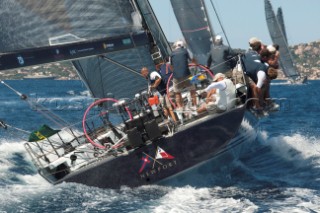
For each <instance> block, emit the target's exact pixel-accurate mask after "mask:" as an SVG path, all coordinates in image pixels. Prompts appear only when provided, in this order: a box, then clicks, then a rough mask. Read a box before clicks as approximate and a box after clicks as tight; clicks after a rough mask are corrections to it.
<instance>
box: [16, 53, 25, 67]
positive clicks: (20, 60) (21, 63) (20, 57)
mask: <svg viewBox="0 0 320 213" xmlns="http://www.w3.org/2000/svg"><path fill="white" fill-rule="evenodd" d="M17 60H18V63H19V64H20V65H24V59H23V57H22V56H21V55H19V56H18V57H17Z"/></svg>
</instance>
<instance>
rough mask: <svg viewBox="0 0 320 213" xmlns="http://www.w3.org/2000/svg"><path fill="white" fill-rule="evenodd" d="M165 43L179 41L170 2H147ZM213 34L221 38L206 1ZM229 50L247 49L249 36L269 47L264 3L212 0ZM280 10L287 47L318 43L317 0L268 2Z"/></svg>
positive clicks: (259, 0) (319, 12) (319, 15)
mask: <svg viewBox="0 0 320 213" xmlns="http://www.w3.org/2000/svg"><path fill="white" fill-rule="evenodd" d="M149 1H150V3H151V5H152V7H153V10H154V12H155V13H156V15H157V18H158V20H159V22H160V24H161V26H162V28H163V31H164V32H165V34H166V36H167V39H168V40H169V41H176V40H178V39H180V38H182V34H181V32H180V28H179V26H178V24H177V21H176V19H175V16H174V14H173V10H172V8H171V3H170V0H149ZM205 1H206V3H207V7H208V8H207V9H208V11H209V14H210V20H211V22H212V25H213V29H214V32H215V33H216V34H219V35H222V36H223V37H225V36H224V35H223V33H222V30H221V28H220V26H219V24H218V23H217V21H216V20H217V18H216V16H215V14H214V12H213V9H212V6H211V2H210V0H205ZM212 2H213V4H214V6H215V8H216V10H217V12H218V15H219V18H220V20H221V22H222V24H223V28H224V30H225V31H226V34H227V37H228V40H229V42H230V45H231V47H232V48H242V49H247V48H248V41H249V39H250V38H251V37H258V38H259V39H261V40H262V42H263V43H265V44H271V39H270V35H269V32H268V27H267V23H266V20H265V13H264V0H212ZM271 4H272V6H273V9H274V11H275V12H276V11H277V8H278V7H281V8H282V11H283V16H284V22H285V26H286V31H287V37H288V43H289V45H295V44H299V43H308V42H311V41H319V40H320V0H271Z"/></svg>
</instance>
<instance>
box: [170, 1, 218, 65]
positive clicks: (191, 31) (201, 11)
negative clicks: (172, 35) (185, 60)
mask: <svg viewBox="0 0 320 213" xmlns="http://www.w3.org/2000/svg"><path fill="white" fill-rule="evenodd" d="M171 4H172V7H173V11H174V14H175V16H176V18H177V21H178V23H179V26H180V29H181V32H182V34H183V36H184V38H185V40H186V43H187V45H188V49H190V50H191V52H192V54H193V57H194V58H196V59H197V61H198V63H200V64H206V63H207V57H208V56H207V53H209V51H210V45H211V43H212V37H213V36H214V32H213V30H212V29H211V25H210V22H209V17H208V15H207V11H206V7H205V5H204V1H203V0H171Z"/></svg>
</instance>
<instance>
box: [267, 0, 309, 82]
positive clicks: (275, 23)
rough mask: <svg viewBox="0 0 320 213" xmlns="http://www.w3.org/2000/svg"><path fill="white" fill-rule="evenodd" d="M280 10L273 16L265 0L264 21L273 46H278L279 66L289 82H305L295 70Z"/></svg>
mask: <svg viewBox="0 0 320 213" xmlns="http://www.w3.org/2000/svg"><path fill="white" fill-rule="evenodd" d="M282 14H283V13H282V10H281V9H279V10H278V14H277V16H276V15H275V13H274V11H273V8H272V5H271V2H270V0H265V15H266V21H267V25H268V29H269V33H270V36H271V40H272V42H273V44H278V45H279V52H280V66H281V69H282V71H283V73H284V74H285V76H286V77H287V78H288V79H289V80H290V81H291V82H296V83H298V82H301V83H303V82H305V80H306V77H302V76H300V73H299V72H298V70H297V68H296V67H295V66H294V62H293V57H292V55H291V53H290V49H289V46H288V41H287V35H286V31H285V25H284V20H283V15H282Z"/></svg>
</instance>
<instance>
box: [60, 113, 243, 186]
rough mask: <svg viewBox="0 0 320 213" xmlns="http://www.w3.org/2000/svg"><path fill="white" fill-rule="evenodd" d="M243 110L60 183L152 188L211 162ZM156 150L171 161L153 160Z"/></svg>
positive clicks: (233, 131)
mask: <svg viewBox="0 0 320 213" xmlns="http://www.w3.org/2000/svg"><path fill="white" fill-rule="evenodd" d="M244 113H245V108H244V107H241V108H237V109H234V110H232V111H229V112H227V113H223V114H220V115H219V116H207V117H205V118H202V119H199V120H197V121H195V123H194V124H190V125H189V126H188V125H187V126H185V127H184V129H182V130H180V131H178V132H177V133H175V134H174V135H173V136H171V137H166V138H161V139H159V140H157V141H154V142H153V143H150V144H148V145H146V146H143V147H141V148H138V149H136V150H134V151H133V152H130V153H129V154H128V155H125V156H119V157H109V158H107V159H103V160H101V161H100V162H98V163H95V164H92V165H90V166H87V167H86V168H83V169H79V170H78V171H76V172H73V173H70V174H68V175H67V176H65V177H64V178H63V179H60V180H59V181H57V182H56V183H55V184H57V183H60V182H64V181H65V182H76V183H82V184H85V185H89V186H95V187H100V188H120V187H121V186H129V187H136V186H141V185H147V184H154V183H157V182H159V181H161V180H164V179H166V178H169V177H171V176H174V175H177V174H180V173H182V172H183V171H185V170H187V169H189V168H192V167H194V166H196V165H198V164H200V163H202V162H204V161H206V160H209V159H211V158H213V157H214V156H215V155H217V154H218V153H219V152H221V150H222V149H224V148H226V147H227V146H228V145H229V143H230V141H232V139H233V138H234V137H235V136H236V134H237V133H238V130H239V128H240V125H241V122H242V120H243V117H244ZM157 147H160V148H161V149H162V150H164V151H165V152H166V153H167V154H169V155H170V156H172V157H173V158H171V159H169V158H162V159H156V153H157Z"/></svg>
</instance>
